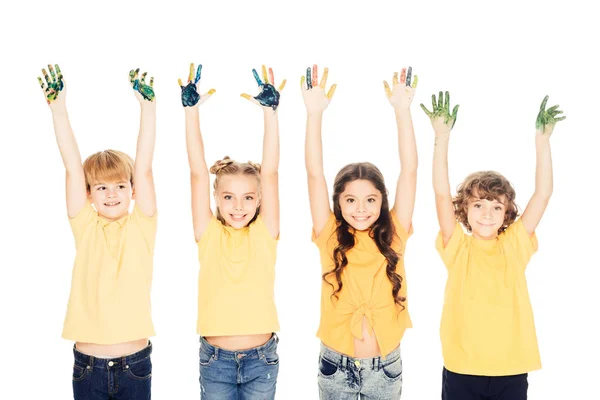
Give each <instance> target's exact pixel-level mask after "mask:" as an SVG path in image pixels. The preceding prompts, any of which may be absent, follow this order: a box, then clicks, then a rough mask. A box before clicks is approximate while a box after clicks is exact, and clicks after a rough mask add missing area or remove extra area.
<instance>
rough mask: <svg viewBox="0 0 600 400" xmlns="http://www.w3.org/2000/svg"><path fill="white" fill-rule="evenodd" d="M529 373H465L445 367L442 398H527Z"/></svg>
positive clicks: (444, 399) (510, 399) (515, 399)
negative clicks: (495, 374)
mask: <svg viewBox="0 0 600 400" xmlns="http://www.w3.org/2000/svg"><path fill="white" fill-rule="evenodd" d="M528 386H529V384H528V383H527V374H520V375H508V376H476V375H463V374H457V373H454V372H450V371H448V370H447V369H446V368H444V374H443V376H442V400H526V399H527V387H528Z"/></svg>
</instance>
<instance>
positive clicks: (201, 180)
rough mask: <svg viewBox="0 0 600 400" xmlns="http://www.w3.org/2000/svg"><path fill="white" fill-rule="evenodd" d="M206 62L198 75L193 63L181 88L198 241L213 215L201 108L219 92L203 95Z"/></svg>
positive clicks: (195, 231)
mask: <svg viewBox="0 0 600 400" xmlns="http://www.w3.org/2000/svg"><path fill="white" fill-rule="evenodd" d="M201 72H202V65H198V70H197V71H196V76H195V77H194V64H190V73H189V76H188V81H187V85H185V86H184V85H183V83H182V82H181V79H179V86H180V87H181V103H182V104H183V107H184V111H185V139H186V140H185V141H186V145H187V153H188V162H189V164H190V180H191V184H192V219H193V225H194V237H195V238H196V241H199V240H200V237H201V236H202V234H203V233H204V230H205V229H206V227H207V226H208V223H209V222H210V219H211V217H212V215H213V214H212V211H211V209H210V177H209V175H208V167H207V166H206V160H205V159H204V143H203V142H202V134H201V133H200V113H199V111H198V108H199V106H200V104H202V103H204V102H205V101H206V100H208V98H209V97H210V96H212V94H213V93H214V92H215V90H214V89H211V90H209V91H208V93H205V94H203V95H202V96H200V95H199V90H200V75H201Z"/></svg>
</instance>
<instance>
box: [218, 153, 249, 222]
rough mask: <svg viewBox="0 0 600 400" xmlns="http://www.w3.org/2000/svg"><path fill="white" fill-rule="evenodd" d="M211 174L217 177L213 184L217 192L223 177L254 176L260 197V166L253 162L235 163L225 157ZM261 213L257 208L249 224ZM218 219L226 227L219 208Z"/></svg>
mask: <svg viewBox="0 0 600 400" xmlns="http://www.w3.org/2000/svg"><path fill="white" fill-rule="evenodd" d="M210 173H211V174H214V175H215V182H214V183H213V187H214V188H215V190H218V187H219V181H220V178H221V177H222V176H223V175H249V176H254V177H255V178H256V184H257V185H258V195H259V196H260V193H261V185H260V164H257V163H253V162H252V161H248V162H245V163H241V162H238V161H234V160H232V159H231V158H229V156H225V157H224V158H223V159H222V160H217V161H216V162H215V163H214V164H213V166H212V167H210ZM259 213H260V206H258V207H257V208H256V214H255V215H254V218H252V220H251V221H250V222H249V223H248V224H251V223H252V222H254V220H255V219H256V217H258V214H259ZM217 219H218V220H219V221H221V223H222V224H223V225H225V219H224V218H223V216H222V215H221V212H220V211H219V207H218V206H217Z"/></svg>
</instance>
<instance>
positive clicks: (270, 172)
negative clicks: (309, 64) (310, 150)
mask: <svg viewBox="0 0 600 400" xmlns="http://www.w3.org/2000/svg"><path fill="white" fill-rule="evenodd" d="M252 73H253V74H254V78H255V79H256V82H257V83H258V87H259V88H260V93H259V94H258V95H257V96H255V97H252V96H250V95H249V94H246V93H242V97H244V98H245V99H248V100H250V101H252V102H253V103H255V104H258V105H259V106H260V107H261V108H262V109H263V114H264V123H265V133H264V137H263V158H262V163H261V167H260V179H261V187H262V189H261V199H260V204H261V206H260V214H261V216H262V219H263V221H264V223H265V225H266V226H267V229H268V230H269V233H270V234H271V236H272V237H274V238H277V237H278V236H279V122H278V114H277V107H278V106H279V98H280V92H281V91H282V90H283V87H284V86H285V79H284V80H283V81H282V82H281V85H279V88H278V89H275V77H274V75H273V70H272V69H271V68H269V75H268V76H267V68H266V67H265V66H264V65H263V66H262V75H263V80H264V82H263V80H261V79H260V77H259V76H258V73H257V72H256V70H254V69H253V70H252Z"/></svg>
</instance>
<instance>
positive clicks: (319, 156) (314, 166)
mask: <svg viewBox="0 0 600 400" xmlns="http://www.w3.org/2000/svg"><path fill="white" fill-rule="evenodd" d="M322 121H323V114H322V113H320V114H308V116H307V118H306V143H305V151H304V157H305V163H306V172H307V174H308V177H309V178H311V177H320V176H323V175H324V173H323V143H322V140H321V125H322Z"/></svg>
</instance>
